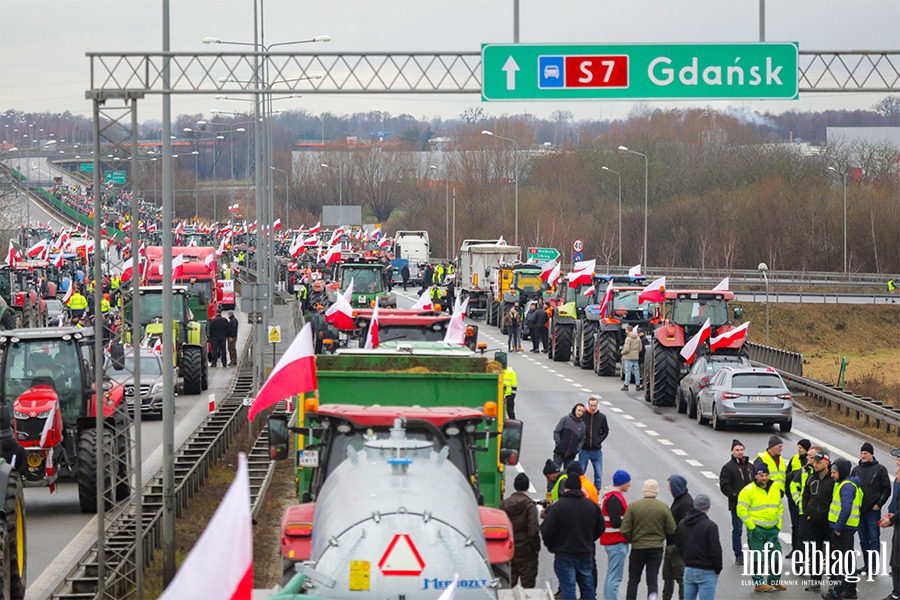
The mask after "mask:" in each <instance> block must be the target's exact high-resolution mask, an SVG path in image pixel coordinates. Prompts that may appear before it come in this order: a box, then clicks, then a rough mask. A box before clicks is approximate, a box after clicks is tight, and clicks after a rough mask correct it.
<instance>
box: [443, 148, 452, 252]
mask: <svg viewBox="0 0 900 600" xmlns="http://www.w3.org/2000/svg"><path fill="white" fill-rule="evenodd" d="M444 177H445V178H446V179H445V183H446V185H444V188H445V189H444V191H445V192H446V194H447V200H446V206H445V207H444V214H445V215H446V217H445V219H444V221H445V222H444V229H445V231H444V239H445V240H447V243H446V248H444V252H445V256H446V257H447V260H453V259H452V257H451V256H450V171H449V170H447V165H444Z"/></svg>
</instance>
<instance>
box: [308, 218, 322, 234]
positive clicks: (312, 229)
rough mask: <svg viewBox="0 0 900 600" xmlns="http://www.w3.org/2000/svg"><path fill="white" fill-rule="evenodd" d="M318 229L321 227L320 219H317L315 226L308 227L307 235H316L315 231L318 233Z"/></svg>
mask: <svg viewBox="0 0 900 600" xmlns="http://www.w3.org/2000/svg"><path fill="white" fill-rule="evenodd" d="M320 229H322V222H321V221H319V222H318V223H316V226H315V227H310V228H309V235H316V234H317V233H319V230H320Z"/></svg>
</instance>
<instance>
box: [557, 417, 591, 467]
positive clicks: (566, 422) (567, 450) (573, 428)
mask: <svg viewBox="0 0 900 600" xmlns="http://www.w3.org/2000/svg"><path fill="white" fill-rule="evenodd" d="M583 415H584V404H582V403H581V402H579V403H578V404H576V405H575V406H573V407H572V412H570V413H569V414H567V415H565V416H564V417H563V418H562V419H560V420H559V423H557V424H556V428H555V429H554V430H553V444H554V446H553V462H555V463H556V464H558V465H559V466H560V467H562V468H563V469H565V468H566V467H568V466H569V463H570V462H572V461H573V460H574V459H575V458H577V457H578V453H579V452H581V447H582V446H583V445H584V422H583V421H582V419H581V417H582V416H583Z"/></svg>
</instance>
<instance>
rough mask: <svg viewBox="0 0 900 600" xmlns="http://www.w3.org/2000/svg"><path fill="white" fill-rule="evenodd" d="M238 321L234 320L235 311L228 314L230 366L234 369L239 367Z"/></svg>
mask: <svg viewBox="0 0 900 600" xmlns="http://www.w3.org/2000/svg"><path fill="white" fill-rule="evenodd" d="M239 325H240V323H238V320H237V319H235V318H234V311H233V310H232V311H230V312H229V313H228V364H229V365H231V366H232V367H236V366H237V336H238V326H239Z"/></svg>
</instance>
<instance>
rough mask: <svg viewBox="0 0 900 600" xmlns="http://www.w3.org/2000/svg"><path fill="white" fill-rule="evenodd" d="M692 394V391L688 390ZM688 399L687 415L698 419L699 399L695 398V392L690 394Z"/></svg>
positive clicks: (689, 417)
mask: <svg viewBox="0 0 900 600" xmlns="http://www.w3.org/2000/svg"><path fill="white" fill-rule="evenodd" d="M688 393H689V394H690V392H688ZM686 400H687V417H688V419H696V418H697V399H696V398H694V395H693V394H690V397H689V398H687V399H686Z"/></svg>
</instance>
